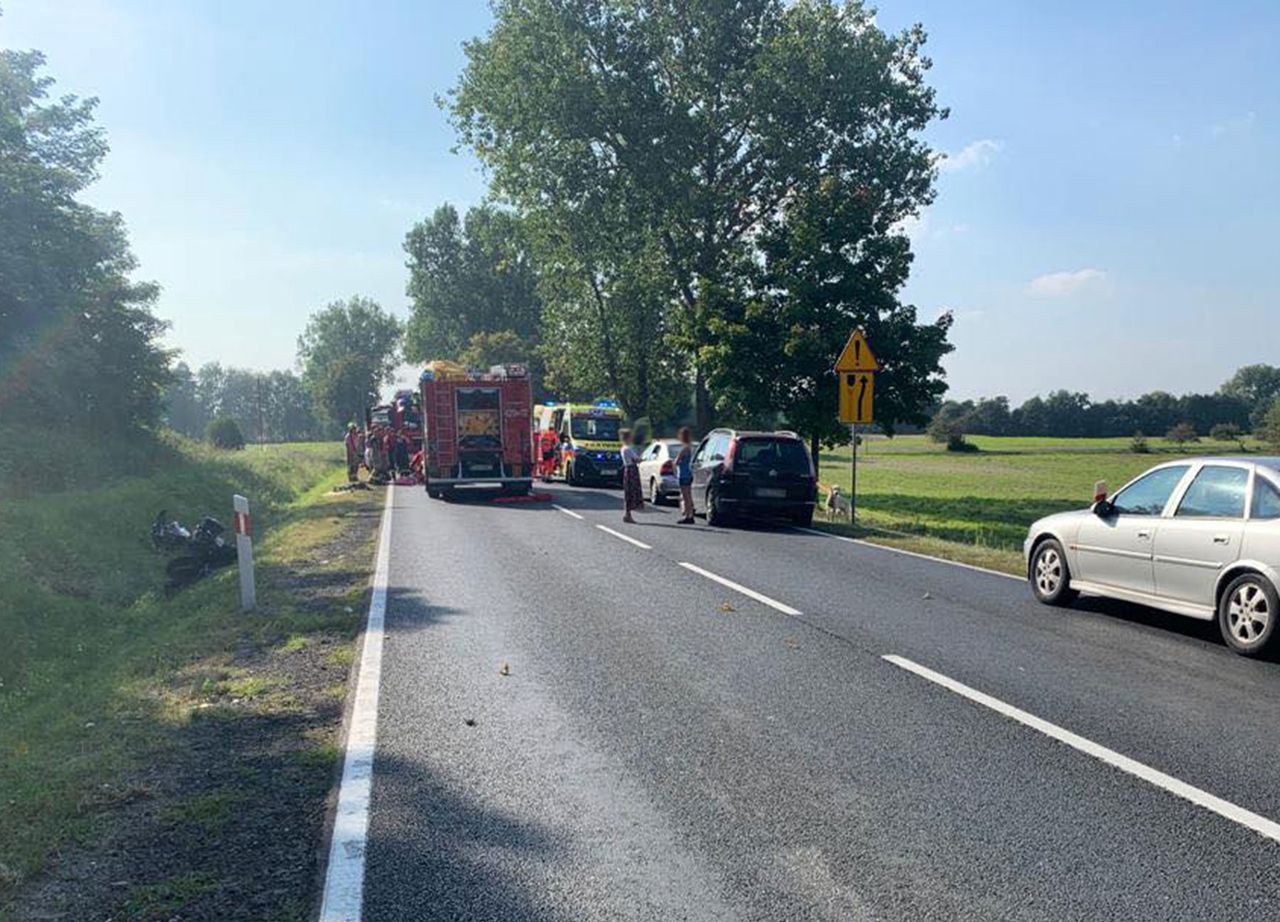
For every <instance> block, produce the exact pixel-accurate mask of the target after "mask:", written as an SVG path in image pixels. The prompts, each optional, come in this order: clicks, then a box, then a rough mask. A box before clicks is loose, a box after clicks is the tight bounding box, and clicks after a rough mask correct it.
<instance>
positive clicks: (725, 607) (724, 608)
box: [720, 602, 737, 613]
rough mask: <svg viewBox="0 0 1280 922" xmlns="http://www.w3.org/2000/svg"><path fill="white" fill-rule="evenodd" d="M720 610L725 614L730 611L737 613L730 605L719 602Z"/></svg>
mask: <svg viewBox="0 0 1280 922" xmlns="http://www.w3.org/2000/svg"><path fill="white" fill-rule="evenodd" d="M720 610H721V611H722V612H726V613H727V612H731V611H737V609H736V608H734V607H733V606H732V605H730V604H729V603H728V602H721V603H720Z"/></svg>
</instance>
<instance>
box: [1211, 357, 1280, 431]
mask: <svg viewBox="0 0 1280 922" xmlns="http://www.w3.org/2000/svg"><path fill="white" fill-rule="evenodd" d="M1218 393H1220V394H1222V395H1223V396H1225V397H1235V398H1237V399H1239V400H1243V401H1244V402H1245V403H1246V404H1247V405H1248V407H1249V422H1250V423H1252V424H1253V425H1254V426H1260V425H1262V422H1263V420H1264V419H1265V418H1266V416H1267V414H1268V413H1269V412H1270V411H1271V406H1272V404H1273V403H1274V402H1275V401H1276V399H1277V398H1280V368H1277V367H1276V366H1274V365H1245V366H1244V367H1243V368H1240V369H1238V370H1237V371H1236V373H1235V374H1234V375H1232V376H1231V377H1230V378H1228V379H1227V381H1226V382H1225V383H1224V384H1223V385H1222V387H1221V388H1219V389H1218Z"/></svg>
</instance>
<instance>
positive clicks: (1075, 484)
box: [819, 436, 1256, 573]
mask: <svg viewBox="0 0 1280 922" xmlns="http://www.w3.org/2000/svg"><path fill="white" fill-rule="evenodd" d="M969 440H970V441H971V442H973V443H974V444H975V445H976V446H977V447H978V451H976V452H970V453H959V452H948V451H946V450H945V449H944V448H943V446H941V445H937V444H935V443H933V442H930V441H929V440H928V439H926V438H925V437H924V436H899V437H898V438H895V439H885V438H879V437H873V438H869V439H867V440H866V441H865V442H864V444H863V446H862V448H861V451H860V453H859V456H858V496H857V507H858V523H859V525H860V526H861V529H860V530H859V534H861V536H863V537H866V538H868V539H870V540H876V541H879V542H883V543H888V544H897V545H899V546H902V547H904V548H907V549H909V550H917V551H921V552H923V553H932V554H938V555H940V556H949V557H955V558H956V559H961V560H964V561H965V562H968V563H976V564H979V565H981V566H989V567H993V568H996V569H1004V570H1008V571H1010V572H1015V573H1017V572H1021V557H1020V554H1021V548H1022V540H1023V538H1025V537H1026V533H1027V526H1028V525H1030V524H1031V522H1033V521H1035V520H1036V519H1038V518H1040V517H1041V516H1044V515H1048V514H1049V513H1052V512H1060V511H1062V510H1065V509H1079V508H1083V507H1085V506H1087V505H1088V504H1089V503H1090V501H1091V500H1092V498H1093V487H1094V483H1095V482H1097V481H1098V480H1105V481H1107V483H1108V485H1109V486H1110V488H1111V489H1112V490H1113V491H1114V490H1115V489H1116V488H1118V487H1120V486H1121V485H1122V484H1123V483H1125V482H1126V481H1127V480H1129V479H1130V478H1132V477H1133V476H1134V475H1136V474H1139V473H1141V472H1142V471H1144V470H1146V469H1147V468H1148V467H1151V466H1152V465H1153V464H1157V463H1159V462H1161V461H1167V460H1170V459H1171V458H1174V457H1178V456H1182V455H1197V454H1238V453H1239V451H1240V447H1239V445H1238V444H1236V443H1234V442H1231V443H1215V442H1210V441H1207V440H1206V441H1203V442H1199V443H1193V444H1189V445H1185V446H1176V445H1172V444H1170V443H1168V442H1165V441H1164V440H1161V439H1151V440H1150V448H1151V451H1150V452H1149V453H1146V454H1141V453H1134V452H1133V451H1131V446H1130V440H1129V439H1127V438H1117V439H1049V438H994V437H984V436H972V437H970V439H969ZM1253 447H1255V448H1256V446H1253ZM821 462H822V463H821V468H822V469H821V473H820V476H819V479H820V480H821V481H822V483H823V484H826V485H839V486H840V488H841V490H843V491H844V492H845V493H846V494H847V493H848V491H849V481H850V470H849V450H848V448H845V449H843V450H837V451H832V452H824V453H823V455H822V457H821ZM819 518H821V516H819Z"/></svg>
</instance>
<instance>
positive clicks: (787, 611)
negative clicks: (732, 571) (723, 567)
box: [680, 561, 800, 617]
mask: <svg viewBox="0 0 1280 922" xmlns="http://www.w3.org/2000/svg"><path fill="white" fill-rule="evenodd" d="M680 566H682V567H684V568H685V569H686V570H689V571H691V572H693V573H697V574H698V575H699V576H704V577H706V578H707V579H709V580H711V581H712V582H715V583H719V584H720V585H721V586H727V587H728V588H730V589H732V590H733V591H734V592H740V593H742V594H743V595H745V596H746V597H747V598H749V599H755V600H756V601H757V602H760V603H762V604H764V605H768V606H769V607H770V608H776V609H777V610H778V611H780V612H782V613H783V614H784V615H791V616H793V617H794V616H796V615H798V614H800V612H799V611H797V610H796V609H794V608H792V607H791V606H790V605H785V604H783V603H782V602H779V601H778V600H777V599H771V598H769V597H768V596H767V595H765V594H764V593H762V592H756V591H755V590H754V589H748V588H747V587H746V586H743V585H742V584H741V583H735V582H734V581H733V580H731V579H725V578H724V577H723V576H719V575H717V574H715V573H712V572H711V571H710V570H704V569H702V567H699V566H697V565H696V564H692V563H685V562H683V561H681V563H680Z"/></svg>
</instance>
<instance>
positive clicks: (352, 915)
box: [320, 484, 394, 922]
mask: <svg viewBox="0 0 1280 922" xmlns="http://www.w3.org/2000/svg"><path fill="white" fill-rule="evenodd" d="M386 489H387V499H386V505H385V506H384V507H383V513H382V530H381V533H380V534H379V536H378V557H377V563H376V564H375V566H374V572H373V596H372V598H370V599H369V618H368V621H367V622H366V623H365V629H364V651H363V653H362V654H361V656H360V674H359V676H357V678H356V683H357V684H356V695H355V703H354V704H353V705H352V708H351V724H350V727H349V728H348V731H347V751H346V757H345V758H344V760H343V763H342V783H341V785H340V786H339V788H338V807H337V809H336V810H335V812H334V817H333V834H332V836H331V838H330V840H329V866H328V868H327V869H326V870H325V876H324V900H323V902H322V903H321V906H320V922H360V911H361V905H362V902H363V899H364V854H365V839H366V837H367V835H368V832H369V794H370V791H371V789H372V787H373V754H374V746H375V744H376V742H377V735H378V688H379V685H380V684H381V681H382V638H383V622H384V619H385V618H386V614H387V568H388V564H389V561H390V557H391V509H392V494H393V492H394V487H392V486H391V485H390V484H388V485H387V488H386Z"/></svg>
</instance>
